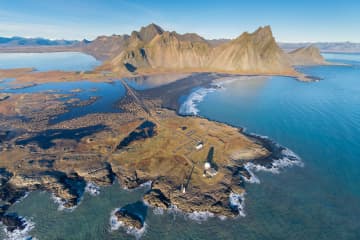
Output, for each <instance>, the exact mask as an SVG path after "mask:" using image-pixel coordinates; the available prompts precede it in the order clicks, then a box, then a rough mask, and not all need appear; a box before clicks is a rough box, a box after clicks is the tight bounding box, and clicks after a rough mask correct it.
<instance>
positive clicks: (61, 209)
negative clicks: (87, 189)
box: [51, 193, 82, 212]
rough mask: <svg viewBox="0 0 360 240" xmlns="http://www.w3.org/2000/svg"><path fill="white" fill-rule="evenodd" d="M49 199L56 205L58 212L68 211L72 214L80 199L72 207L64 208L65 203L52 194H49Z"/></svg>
mask: <svg viewBox="0 0 360 240" xmlns="http://www.w3.org/2000/svg"><path fill="white" fill-rule="evenodd" d="M51 198H52V199H53V200H54V202H55V203H56V204H58V211H69V212H72V211H74V210H75V208H76V207H77V206H78V205H79V204H80V202H81V200H82V198H81V199H80V200H79V202H78V203H77V204H76V205H75V206H72V207H65V204H66V201H65V200H63V199H62V198H60V197H58V196H56V195H55V194H54V193H52V194H51Z"/></svg>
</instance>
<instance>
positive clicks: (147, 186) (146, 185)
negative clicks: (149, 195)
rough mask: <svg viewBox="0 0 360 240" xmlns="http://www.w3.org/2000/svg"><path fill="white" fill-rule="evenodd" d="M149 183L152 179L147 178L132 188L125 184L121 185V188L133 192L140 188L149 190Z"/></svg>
mask: <svg viewBox="0 0 360 240" xmlns="http://www.w3.org/2000/svg"><path fill="white" fill-rule="evenodd" d="M151 184H152V181H151V180H149V181H147V182H144V183H142V184H140V185H139V186H138V187H136V188H132V189H129V188H127V187H126V186H123V187H122V188H123V189H124V190H126V191H129V192H133V191H137V190H140V189H144V190H150V189H151Z"/></svg>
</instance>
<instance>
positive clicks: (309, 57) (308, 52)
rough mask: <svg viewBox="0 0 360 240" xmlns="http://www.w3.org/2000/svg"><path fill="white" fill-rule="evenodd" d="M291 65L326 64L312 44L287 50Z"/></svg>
mask: <svg viewBox="0 0 360 240" xmlns="http://www.w3.org/2000/svg"><path fill="white" fill-rule="evenodd" d="M289 56H290V60H291V63H292V65H323V64H328V63H327V62H326V61H325V59H324V57H323V56H322V55H321V53H320V50H319V49H318V48H317V47H315V46H314V45H310V46H308V47H303V48H299V49H296V50H294V51H292V52H289Z"/></svg>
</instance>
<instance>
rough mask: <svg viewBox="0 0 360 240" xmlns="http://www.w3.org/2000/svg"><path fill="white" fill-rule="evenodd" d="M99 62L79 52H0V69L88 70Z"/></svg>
mask: <svg viewBox="0 0 360 240" xmlns="http://www.w3.org/2000/svg"><path fill="white" fill-rule="evenodd" d="M100 64H101V62H100V61H97V60H96V59H95V58H94V57H92V56H90V55H87V54H84V53H79V52H57V53H0V69H8V68H35V69H36V70H37V71H50V70H62V71H90V70H92V69H93V68H95V67H96V66H99V65H100Z"/></svg>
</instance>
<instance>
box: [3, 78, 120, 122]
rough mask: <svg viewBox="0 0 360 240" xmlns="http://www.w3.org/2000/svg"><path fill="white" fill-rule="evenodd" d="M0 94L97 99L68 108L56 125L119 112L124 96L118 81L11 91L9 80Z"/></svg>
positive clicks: (79, 82) (85, 82) (42, 86)
mask: <svg viewBox="0 0 360 240" xmlns="http://www.w3.org/2000/svg"><path fill="white" fill-rule="evenodd" d="M0 87H3V89H2V90H1V89H0V93H2V92H5V93H15V94H16V93H50V94H51V93H58V94H70V96H69V97H65V98H63V100H64V101H65V100H68V99H69V98H78V99H80V100H82V101H83V100H88V99H89V98H90V97H98V99H97V100H96V101H95V102H94V103H92V104H89V105H85V106H81V107H69V108H68V111H67V112H65V113H63V114H60V115H58V116H56V118H55V119H53V120H52V123H57V122H61V121H65V120H69V119H73V118H77V117H81V116H85V115H86V114H90V113H112V112H120V109H119V108H118V107H116V103H117V101H119V100H120V99H121V98H122V97H123V96H124V95H125V88H124V86H123V85H122V84H121V82H120V81H114V82H108V83H107V82H100V83H99V82H89V81H75V82H54V83H44V84H39V85H33V86H29V87H24V88H18V89H12V88H11V87H13V86H9V79H8V80H7V81H4V82H2V83H0Z"/></svg>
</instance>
